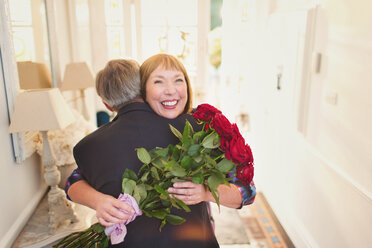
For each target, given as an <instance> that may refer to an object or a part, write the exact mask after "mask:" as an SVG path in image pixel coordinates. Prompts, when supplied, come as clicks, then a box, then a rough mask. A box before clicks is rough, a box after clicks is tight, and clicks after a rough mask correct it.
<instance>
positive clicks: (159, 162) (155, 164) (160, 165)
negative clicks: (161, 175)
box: [151, 158, 166, 170]
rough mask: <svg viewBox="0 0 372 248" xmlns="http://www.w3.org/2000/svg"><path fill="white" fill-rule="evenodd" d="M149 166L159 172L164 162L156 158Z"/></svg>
mask: <svg viewBox="0 0 372 248" xmlns="http://www.w3.org/2000/svg"><path fill="white" fill-rule="evenodd" d="M151 164H152V165H154V166H155V167H157V168H158V169H159V170H161V169H162V168H163V167H164V164H166V162H165V161H164V159H162V158H156V159H155V160H154V161H152V162H151Z"/></svg>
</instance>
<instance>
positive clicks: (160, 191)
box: [154, 185, 169, 197]
mask: <svg viewBox="0 0 372 248" xmlns="http://www.w3.org/2000/svg"><path fill="white" fill-rule="evenodd" d="M154 189H155V190H156V192H158V193H159V194H162V195H164V196H167V197H168V196H169V194H168V192H167V191H165V190H164V189H163V188H162V187H160V186H159V185H155V186H154Z"/></svg>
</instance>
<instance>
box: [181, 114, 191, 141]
mask: <svg viewBox="0 0 372 248" xmlns="http://www.w3.org/2000/svg"><path fill="white" fill-rule="evenodd" d="M189 125H190V123H189V122H188V121H187V120H186V123H185V127H184V128H183V134H182V143H186V142H187V141H188V140H189V131H190V128H189Z"/></svg>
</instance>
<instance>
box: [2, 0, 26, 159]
mask: <svg viewBox="0 0 372 248" xmlns="http://www.w3.org/2000/svg"><path fill="white" fill-rule="evenodd" d="M8 1H9V0H0V33H1V34H2V35H1V36H0V59H1V63H2V68H1V69H2V71H3V77H4V90H5V94H6V100H7V107H8V118H9V123H10V120H11V117H12V114H13V110H14V107H15V103H16V99H17V92H18V91H19V79H18V70H17V62H16V59H15V53H14V46H13V40H12V33H11V32H12V31H11V23H10V18H9V4H8ZM9 82H12V83H9ZM10 137H11V140H12V143H13V156H14V160H15V162H16V163H21V162H22V161H24V160H25V159H26V155H25V151H24V142H23V135H22V134H21V133H13V134H10Z"/></svg>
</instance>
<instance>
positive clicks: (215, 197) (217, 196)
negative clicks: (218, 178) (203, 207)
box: [210, 189, 220, 210]
mask: <svg viewBox="0 0 372 248" xmlns="http://www.w3.org/2000/svg"><path fill="white" fill-rule="evenodd" d="M210 192H211V193H212V196H213V198H214V200H215V201H216V203H217V206H218V210H220V194H219V192H218V191H214V190H212V189H210Z"/></svg>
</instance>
